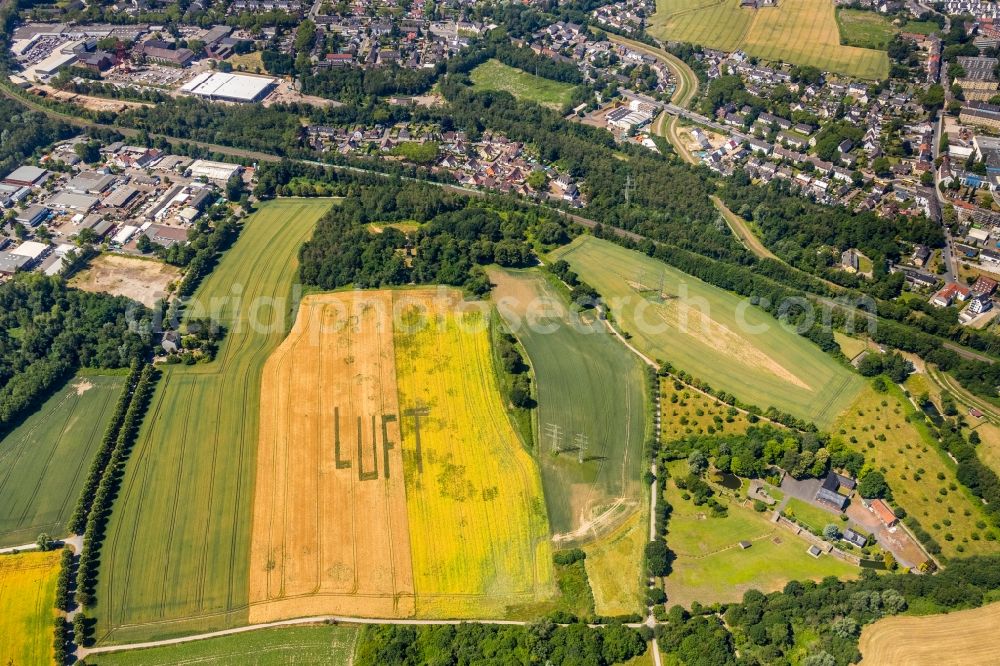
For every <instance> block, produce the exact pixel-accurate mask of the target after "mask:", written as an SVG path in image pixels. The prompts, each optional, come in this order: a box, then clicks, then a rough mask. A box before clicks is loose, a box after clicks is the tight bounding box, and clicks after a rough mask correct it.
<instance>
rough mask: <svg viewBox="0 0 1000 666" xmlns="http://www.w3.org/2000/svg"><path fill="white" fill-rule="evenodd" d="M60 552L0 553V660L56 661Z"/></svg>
mask: <svg viewBox="0 0 1000 666" xmlns="http://www.w3.org/2000/svg"><path fill="white" fill-rule="evenodd" d="M59 559H60V554H59V552H58V551H50V552H47V553H20V554H17V555H0V663H3V664H14V665H17V666H20V665H21V664H33V665H34V664H39V665H41V664H54V663H55V654H54V652H53V649H52V636H53V634H52V622H53V620H54V619H55V610H54V608H55V603H56V578H57V577H58V575H59Z"/></svg>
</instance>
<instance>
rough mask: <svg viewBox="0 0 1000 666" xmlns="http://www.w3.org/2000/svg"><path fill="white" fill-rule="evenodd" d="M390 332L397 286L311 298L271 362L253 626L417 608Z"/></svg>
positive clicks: (253, 561) (260, 460)
mask: <svg viewBox="0 0 1000 666" xmlns="http://www.w3.org/2000/svg"><path fill="white" fill-rule="evenodd" d="M392 331H393V322H392V293H391V292H388V291H375V292H361V291H354V292H349V293H345V294H324V295H317V296H308V297H306V299H304V300H303V301H302V304H301V306H300V307H299V313H298V318H297V319H296V322H295V326H294V328H293V329H292V331H291V333H289V335H288V338H287V339H286V340H285V342H284V343H282V345H281V346H280V347H278V348H277V349H276V350H275V351H274V353H273V354H271V358H270V359H268V361H267V364H266V365H265V366H264V375H263V387H262V389H261V399H260V406H261V423H260V447H259V449H258V451H257V485H256V489H255V499H254V511H253V536H252V542H251V555H250V604H251V607H250V623H251V624H258V623H263V622H271V621H274V620H278V619H284V618H290V617H304V616H311V615H356V616H363V617H411V616H412V615H413V614H414V611H415V607H414V599H413V570H412V566H411V563H410V536H409V527H408V523H407V512H406V494H405V489H404V486H403V465H402V457H401V454H400V448H399V446H398V443H399V441H400V435H399V428H400V420H399V419H400V416H399V415H400V411H399V405H398V403H397V402H396V370H395V355H394V352H393V332H392ZM362 430H363V431H364V432H363V434H362ZM379 432H380V433H381V435H379ZM331 443H333V445H332V446H331ZM390 447H391V448H390Z"/></svg>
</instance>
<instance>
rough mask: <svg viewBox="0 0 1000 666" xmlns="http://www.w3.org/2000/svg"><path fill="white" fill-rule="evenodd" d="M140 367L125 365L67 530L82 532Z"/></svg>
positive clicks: (137, 364) (133, 364)
mask: <svg viewBox="0 0 1000 666" xmlns="http://www.w3.org/2000/svg"><path fill="white" fill-rule="evenodd" d="M144 367H145V366H144V364H142V363H140V362H139V361H138V360H135V361H132V367H131V368H130V369H129V374H128V377H127V378H126V379H125V385H124V386H123V387H122V392H121V394H120V395H119V396H118V402H117V403H116V404H115V411H114V412H113V413H112V414H111V418H110V419H109V420H108V425H107V427H106V428H105V429H104V438H103V439H102V440H101V445H100V447H99V448H98V449H97V453H96V454H95V455H94V458H93V460H91V462H90V470H89V471H88V472H87V478H86V480H84V482H83V488H81V489H80V497H79V498H78V499H77V501H76V508H75V509H74V511H73V515H72V517H71V518H70V520H69V524H68V525H67V526H66V528H67V529H68V530H69V532H70V534H82V533H83V531H84V529H86V527H87V517H88V516H89V515H90V511H91V508H92V507H93V505H94V498H95V497H96V496H97V488H98V486H100V484H101V479H103V478H104V471H105V469H107V466H108V463H109V462H110V460H111V455H112V453H113V452H114V449H115V445H116V444H117V442H118V434H119V433H120V432H121V429H122V424H123V423H125V414H126V413H127V412H128V409H129V407H130V405H131V404H132V396H133V395H134V393H135V388H136V386H137V385H138V383H139V377H140V376H141V375H142V369H143V368H144Z"/></svg>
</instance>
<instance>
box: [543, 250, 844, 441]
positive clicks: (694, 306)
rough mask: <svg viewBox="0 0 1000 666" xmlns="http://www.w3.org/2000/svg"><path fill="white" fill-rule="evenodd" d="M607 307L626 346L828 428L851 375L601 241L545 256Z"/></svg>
mask: <svg viewBox="0 0 1000 666" xmlns="http://www.w3.org/2000/svg"><path fill="white" fill-rule="evenodd" d="M553 258H555V259H564V260H566V261H567V262H569V264H570V266H571V267H572V269H573V270H574V271H576V272H577V273H578V274H579V275H580V277H581V279H582V280H584V281H585V282H587V283H588V284H590V285H592V286H593V287H594V288H595V289H596V290H597V291H598V292H599V293H600V294H601V296H602V297H603V298H604V299H606V300H607V302H608V303H610V305H611V315H612V316H613V317H614V319H615V322H616V324H617V325H618V326H620V327H621V329H622V330H623V331H625V332H626V333H628V334H629V335H630V336H631V340H630V341H631V343H632V344H633V345H635V346H636V347H637V348H638V349H639V351H641V352H643V353H644V354H646V355H647V356H649V357H652V358H654V359H659V360H663V361H668V362H670V363H671V364H673V365H674V366H675V367H677V368H679V369H682V370H685V371H686V372H688V373H690V374H691V375H693V376H695V377H697V378H699V379H701V380H702V381H706V382H708V384H709V385H711V386H712V387H713V388H714V389H717V390H723V391H727V392H729V393H731V394H733V395H735V396H737V397H738V398H740V399H741V400H743V401H744V402H747V403H750V404H755V405H758V406H760V407H761V408H766V407H768V406H774V407H776V408H778V409H780V410H782V411H785V412H788V413H790V414H792V415H794V416H796V417H798V418H802V419H806V420H809V421H813V422H815V423H816V424H817V425H818V426H819V427H821V428H826V427H829V426H830V425H831V424H832V423H833V421H834V419H835V418H836V416H837V415H838V414H839V413H840V412H842V411H843V410H844V409H845V408H846V407H847V406H848V405H850V403H851V402H852V401H853V400H854V398H855V397H856V395H857V394H858V392H859V391H860V389H861V388H862V386H863V382H862V380H861V378H860V377H859V376H857V375H856V374H854V373H853V372H851V371H850V370H849V369H847V368H846V367H844V366H842V365H840V364H839V363H838V362H837V361H836V360H835V359H833V358H832V357H830V356H829V355H827V354H825V353H823V352H822V351H821V350H820V349H819V348H818V347H816V346H815V345H813V344H812V343H811V342H809V341H808V340H806V339H805V338H803V337H801V336H799V335H797V334H796V333H794V332H793V331H789V330H786V329H785V328H783V327H782V326H781V325H780V324H779V322H778V321H777V320H776V319H774V318H773V317H771V316H770V315H769V314H767V313H766V312H764V311H763V310H760V309H759V308H756V307H753V306H750V305H749V303H748V302H747V301H746V300H745V299H742V298H740V297H739V296H736V295H734V294H731V293H729V292H726V291H723V290H721V289H718V288H716V287H713V286H711V285H709V284H706V283H704V282H702V281H700V280H698V279H697V278H694V277H691V276H689V275H687V274H685V273H682V272H680V271H678V270H676V269H674V268H672V267H670V266H667V265H666V264H664V263H662V262H660V261H657V260H655V259H652V258H650V257H647V256H646V255H644V254H641V253H639V252H634V251H632V250H627V249H625V248H622V247H620V246H618V245H615V244H613V243H611V242H609V241H604V240H601V239H597V238H594V237H592V236H581V237H580V238H577V239H576V240H574V241H573V242H572V243H571V244H570V245H568V246H565V247H563V248H560V249H559V250H556V251H555V252H554V253H553Z"/></svg>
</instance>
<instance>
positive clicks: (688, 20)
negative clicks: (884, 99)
mask: <svg viewBox="0 0 1000 666" xmlns="http://www.w3.org/2000/svg"><path fill="white" fill-rule="evenodd" d="M739 3H740V0H697V1H696V2H694V3H692V2H688V0H657V3H656V13H655V14H653V16H652V17H651V18H650V20H649V27H648V31H649V33H650V34H652V35H654V36H655V37H658V38H660V39H663V40H668V41H680V42H690V43H692V44H700V45H702V46H706V47H708V48H712V49H719V50H723V51H740V50H742V51H744V52H746V53H747V54H749V55H753V56H757V57H759V58H764V59H765V60H771V61H781V62H788V63H792V64H797V65H811V66H813V67H818V68H820V69H822V70H825V71H830V72H835V73H838V74H846V75H849V76H855V77H858V78H863V79H882V78H885V77H886V76H887V75H888V73H889V59H888V56H887V55H886V53H885V52H884V51H878V50H873V49H864V48H857V47H854V46H844V45H842V44H841V38H840V30H839V27H838V23H837V19H836V16H835V13H834V6H833V3H831V2H829V1H828V0H780V2H778V4H777V6H776V7H761V8H760V9H756V10H754V9H749V8H741V7H740V4H739Z"/></svg>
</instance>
